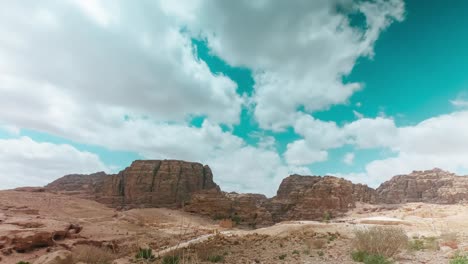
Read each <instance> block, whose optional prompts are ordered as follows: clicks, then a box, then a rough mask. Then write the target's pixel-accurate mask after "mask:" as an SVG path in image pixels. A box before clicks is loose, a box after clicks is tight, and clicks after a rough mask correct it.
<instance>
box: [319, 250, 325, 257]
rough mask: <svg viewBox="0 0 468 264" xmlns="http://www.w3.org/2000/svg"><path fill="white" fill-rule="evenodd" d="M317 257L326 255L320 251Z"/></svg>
mask: <svg viewBox="0 0 468 264" xmlns="http://www.w3.org/2000/svg"><path fill="white" fill-rule="evenodd" d="M317 255H319V257H323V256H324V255H325V253H323V251H321V250H320V251H319V252H317Z"/></svg>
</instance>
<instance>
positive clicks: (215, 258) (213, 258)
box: [207, 255, 224, 263]
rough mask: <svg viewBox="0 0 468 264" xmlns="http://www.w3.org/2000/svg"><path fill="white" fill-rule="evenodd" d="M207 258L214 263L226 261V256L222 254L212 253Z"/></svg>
mask: <svg viewBox="0 0 468 264" xmlns="http://www.w3.org/2000/svg"><path fill="white" fill-rule="evenodd" d="M207 260H208V261H209V262H212V263H219V262H223V261H224V257H223V256H221V255H211V256H208V257H207Z"/></svg>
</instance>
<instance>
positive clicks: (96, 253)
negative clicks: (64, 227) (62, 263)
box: [72, 245, 114, 264]
mask: <svg viewBox="0 0 468 264" xmlns="http://www.w3.org/2000/svg"><path fill="white" fill-rule="evenodd" d="M72 256H73V261H74V262H75V263H78V262H84V263H89V264H109V263H111V262H112V260H114V254H112V252H110V250H108V249H104V248H100V247H96V246H90V245H78V246H76V247H74V248H73V249H72Z"/></svg>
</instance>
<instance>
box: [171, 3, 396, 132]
mask: <svg viewBox="0 0 468 264" xmlns="http://www.w3.org/2000/svg"><path fill="white" fill-rule="evenodd" d="M166 2H168V1H166ZM190 2H192V1H190ZM195 2H196V3H197V4H192V5H190V7H188V8H186V9H185V11H184V12H180V8H174V7H173V6H172V5H170V6H169V7H167V8H166V10H168V12H171V11H174V10H175V11H178V12H175V11H174V12H173V13H174V14H176V15H178V16H179V17H181V19H182V21H183V18H185V23H186V25H187V27H188V29H189V30H190V31H191V32H192V34H193V35H194V36H195V37H201V38H204V39H206V40H207V41H208V45H209V47H210V48H211V50H212V52H213V53H214V54H216V55H218V56H219V57H221V58H223V59H224V60H226V61H227V62H228V63H229V64H231V65H236V66H246V67H248V68H250V69H252V70H253V72H254V79H255V94H254V101H255V103H256V108H255V110H254V111H255V117H256V118H257V120H258V122H259V124H260V126H261V127H262V128H266V129H273V130H281V129H283V128H285V127H286V126H288V125H291V124H292V123H294V120H295V117H296V115H295V114H296V110H297V108H298V107H301V106H302V107H303V108H304V109H305V110H306V111H307V112H313V111H315V110H320V109H326V108H327V107H329V106H330V105H334V104H340V103H344V102H346V101H347V100H348V98H349V97H350V96H351V95H352V94H353V93H354V92H355V91H357V90H359V89H360V88H361V84H359V83H344V82H343V81H342V77H343V76H346V75H348V74H349V73H350V72H351V70H352V69H353V67H354V65H355V62H356V59H357V58H359V57H362V56H367V57H372V56H373V46H374V43H375V41H376V40H377V39H378V37H379V35H380V33H381V32H382V31H383V30H384V29H386V28H387V27H388V26H389V25H390V24H391V23H392V22H393V21H396V20H397V21H401V20H402V19H403V16H404V3H403V1H400V0H389V1H386V0H377V1H368V2H367V1H328V0H323V1H305V0H304V1H294V4H293V3H290V2H283V1H260V2H258V1H255V2H252V1H216V2H213V1H203V0H200V1H195ZM188 14H190V15H188ZM193 14H195V15H193ZM355 14H361V15H363V17H364V18H365V21H363V22H364V24H365V26H363V27H358V26H352V23H351V19H350V16H351V15H355ZM193 16H196V18H197V19H193Z"/></svg>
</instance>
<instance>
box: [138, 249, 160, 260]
mask: <svg viewBox="0 0 468 264" xmlns="http://www.w3.org/2000/svg"><path fill="white" fill-rule="evenodd" d="M135 258H136V259H142V260H149V261H151V260H154V259H155V256H154V255H153V250H152V249H151V248H140V249H139V250H138V253H137V254H136V255H135Z"/></svg>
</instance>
